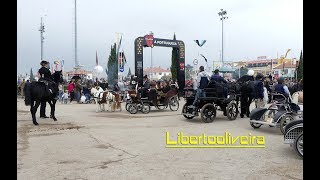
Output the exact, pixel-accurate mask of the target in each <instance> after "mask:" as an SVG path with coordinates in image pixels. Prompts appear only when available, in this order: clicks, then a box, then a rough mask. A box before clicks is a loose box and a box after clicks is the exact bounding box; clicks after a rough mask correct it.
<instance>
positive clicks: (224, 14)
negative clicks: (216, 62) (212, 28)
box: [218, 9, 228, 67]
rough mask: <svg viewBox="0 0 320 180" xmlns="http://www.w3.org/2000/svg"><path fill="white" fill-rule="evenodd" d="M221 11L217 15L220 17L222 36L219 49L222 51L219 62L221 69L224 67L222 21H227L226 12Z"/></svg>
mask: <svg viewBox="0 0 320 180" xmlns="http://www.w3.org/2000/svg"><path fill="white" fill-rule="evenodd" d="M220 10H221V11H220V12H219V13H218V15H219V16H221V17H220V20H221V22H222V32H221V36H222V38H221V39H222V42H221V44H222V47H221V49H222V50H221V51H222V53H221V61H222V67H223V66H224V63H223V20H225V19H228V17H227V11H226V10H223V9H220Z"/></svg>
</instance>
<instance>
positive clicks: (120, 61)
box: [119, 52, 123, 67]
mask: <svg viewBox="0 0 320 180" xmlns="http://www.w3.org/2000/svg"><path fill="white" fill-rule="evenodd" d="M119 67H123V56H122V52H119Z"/></svg>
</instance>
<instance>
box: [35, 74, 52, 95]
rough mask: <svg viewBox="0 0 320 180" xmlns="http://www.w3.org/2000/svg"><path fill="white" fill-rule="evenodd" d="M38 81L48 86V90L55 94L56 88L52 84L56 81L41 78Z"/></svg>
mask: <svg viewBox="0 0 320 180" xmlns="http://www.w3.org/2000/svg"><path fill="white" fill-rule="evenodd" d="M38 83H42V84H44V85H45V86H46V90H47V91H49V92H50V93H51V94H53V90H54V89H53V86H52V85H53V84H55V82H53V81H49V80H46V79H41V78H40V79H39V80H38Z"/></svg>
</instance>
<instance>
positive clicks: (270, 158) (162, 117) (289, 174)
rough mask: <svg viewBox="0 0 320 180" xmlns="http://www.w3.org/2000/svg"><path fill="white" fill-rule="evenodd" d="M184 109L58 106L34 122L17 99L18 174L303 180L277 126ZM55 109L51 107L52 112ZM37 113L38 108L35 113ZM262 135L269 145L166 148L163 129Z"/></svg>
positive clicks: (39, 176)
mask: <svg viewBox="0 0 320 180" xmlns="http://www.w3.org/2000/svg"><path fill="white" fill-rule="evenodd" d="M183 103H184V101H183V100H181V101H180V109H179V110H178V111H176V112H172V111H170V110H162V111H159V110H155V109H154V108H152V111H151V112H150V113H149V114H142V113H141V112H140V113H138V114H135V115H131V114H129V113H128V112H127V111H125V109H124V104H123V111H122V112H100V113H96V112H95V109H96V106H95V105H94V104H71V105H70V104H67V105H64V104H57V106H56V117H57V119H58V121H57V122H54V121H53V120H52V119H40V118H38V123H39V124H40V125H39V126H34V125H33V124H32V121H31V115H30V112H29V108H30V107H29V106H25V105H24V104H23V99H21V98H18V99H17V107H18V110H17V117H18V121H17V137H18V138H17V146H18V148H17V154H18V155H17V171H18V174H17V177H18V179H20V180H23V179H28V180H30V179H32V180H38V179H39V180H40V179H41V180H42V179H47V180H50V179H99V180H100V179H117V180H119V179H126V180H128V179H183V180H185V179H187V180H189V179H190V180H193V179H246V180H254V179H268V180H269V179H302V178H303V177H302V175H303V174H302V172H303V160H302V159H301V158H300V157H299V156H298V155H297V154H296V152H295V151H294V150H293V148H291V147H290V146H289V145H287V144H284V143H283V135H282V134H281V132H280V130H279V129H277V128H270V127H269V126H262V127H261V128H260V129H253V128H252V127H251V126H250V125H249V122H248V118H243V119H241V118H238V119H236V120H234V121H229V120H227V118H226V117H224V116H223V115H222V113H221V112H219V113H218V115H217V118H216V119H215V121H214V122H213V123H203V122H201V121H200V118H199V117H197V118H194V119H192V120H186V119H185V118H184V117H183V116H182V115H181V114H180V113H181V107H182V105H183ZM49 112H50V109H49V106H47V115H49ZM37 117H39V109H38V112H37ZM167 131H168V132H170V133H172V134H176V133H178V132H184V133H186V134H189V135H200V134H202V133H206V134H210V135H223V134H224V133H225V131H228V132H230V133H232V134H233V135H246V134H248V133H251V134H254V135H263V136H265V144H266V147H265V148H258V149H246V148H242V149H227V148H208V149H205V148H202V149H193V148H192V149H191V148H190V149H175V148H165V132H167Z"/></svg>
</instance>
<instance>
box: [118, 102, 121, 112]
mask: <svg viewBox="0 0 320 180" xmlns="http://www.w3.org/2000/svg"><path fill="white" fill-rule="evenodd" d="M118 103H119V108H120V111H122V109H121V102H118Z"/></svg>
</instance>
